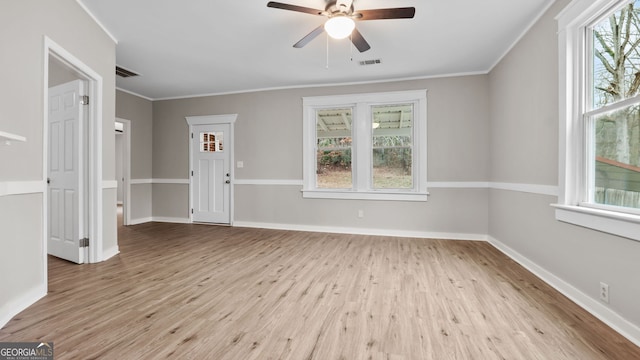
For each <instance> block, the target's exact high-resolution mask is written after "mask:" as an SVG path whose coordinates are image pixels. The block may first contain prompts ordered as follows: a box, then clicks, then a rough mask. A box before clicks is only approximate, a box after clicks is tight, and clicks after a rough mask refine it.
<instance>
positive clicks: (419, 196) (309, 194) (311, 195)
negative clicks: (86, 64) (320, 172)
mask: <svg viewBox="0 0 640 360" xmlns="http://www.w3.org/2000/svg"><path fill="white" fill-rule="evenodd" d="M428 195H429V193H426V192H425V193H415V192H379V191H367V192H365V191H351V190H343V191H340V190H302V197H304V198H307V199H343V200H387V201H427V197H428Z"/></svg>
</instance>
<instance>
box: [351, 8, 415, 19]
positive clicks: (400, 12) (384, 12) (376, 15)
mask: <svg viewBox="0 0 640 360" xmlns="http://www.w3.org/2000/svg"><path fill="white" fill-rule="evenodd" d="M415 14H416V8H414V7H404V8H391V9H371V10H359V11H358V12H357V15H356V16H357V17H356V18H357V19H358V20H383V19H411V18H413V16H414V15H415Z"/></svg>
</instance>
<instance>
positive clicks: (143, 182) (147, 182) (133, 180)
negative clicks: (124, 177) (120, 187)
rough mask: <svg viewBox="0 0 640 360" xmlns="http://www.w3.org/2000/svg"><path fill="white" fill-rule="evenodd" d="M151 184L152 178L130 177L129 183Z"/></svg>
mask: <svg viewBox="0 0 640 360" xmlns="http://www.w3.org/2000/svg"><path fill="white" fill-rule="evenodd" d="M140 184H153V179H131V185H140Z"/></svg>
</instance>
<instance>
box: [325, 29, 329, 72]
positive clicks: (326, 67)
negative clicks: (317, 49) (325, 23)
mask: <svg viewBox="0 0 640 360" xmlns="http://www.w3.org/2000/svg"><path fill="white" fill-rule="evenodd" d="M325 69H327V70H329V35H327V65H326V66H325Z"/></svg>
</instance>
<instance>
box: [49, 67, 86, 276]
mask: <svg viewBox="0 0 640 360" xmlns="http://www.w3.org/2000/svg"><path fill="white" fill-rule="evenodd" d="M83 87H84V84H83V82H82V81H81V80H76V81H72V82H69V83H66V84H62V85H58V86H55V87H51V88H49V130H48V133H49V144H48V145H49V154H48V157H49V158H48V176H47V182H48V204H49V206H48V242H47V246H48V253H49V254H51V255H54V256H57V257H60V258H63V259H65V260H69V261H72V262H75V263H78V264H80V263H82V262H83V261H84V248H83V247H82V246H85V245H86V244H83V243H84V241H83V239H84V238H85V234H86V228H85V226H84V224H85V221H84V218H85V213H86V211H87V209H86V205H85V201H86V196H85V195H84V192H85V176H84V172H85V166H84V161H85V151H84V146H83V138H84V136H83V134H84V132H85V126H86V124H85V123H84V121H83V119H84V114H83V111H84V110H83V107H84V106H83V104H81V102H82V100H83V99H82V98H81V95H82V91H83Z"/></svg>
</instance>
